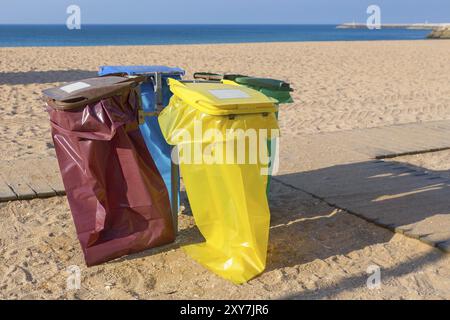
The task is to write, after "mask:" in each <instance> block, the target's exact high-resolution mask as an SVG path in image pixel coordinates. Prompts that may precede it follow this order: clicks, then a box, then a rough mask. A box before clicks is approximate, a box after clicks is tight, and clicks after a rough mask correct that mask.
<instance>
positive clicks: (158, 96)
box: [154, 72, 180, 235]
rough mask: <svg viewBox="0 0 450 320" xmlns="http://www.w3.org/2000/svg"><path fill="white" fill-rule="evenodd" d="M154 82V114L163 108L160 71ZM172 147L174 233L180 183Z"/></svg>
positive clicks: (171, 193) (176, 222) (176, 229)
mask: <svg viewBox="0 0 450 320" xmlns="http://www.w3.org/2000/svg"><path fill="white" fill-rule="evenodd" d="M154 84H155V95H156V116H157V115H158V114H159V113H160V112H161V111H162V110H163V108H164V97H163V92H162V88H163V84H162V74H161V73H160V72H155V74H154ZM173 150H174V149H173V148H172V152H171V167H170V177H171V189H172V190H170V195H171V197H170V198H171V199H172V201H171V208H170V209H171V212H172V222H173V228H174V231H175V234H176V235H177V234H178V188H179V183H180V174H179V167H178V165H177V164H176V163H175V162H174V159H172V156H173Z"/></svg>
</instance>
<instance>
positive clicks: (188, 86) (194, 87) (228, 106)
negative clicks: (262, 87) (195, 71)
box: [169, 78, 278, 116]
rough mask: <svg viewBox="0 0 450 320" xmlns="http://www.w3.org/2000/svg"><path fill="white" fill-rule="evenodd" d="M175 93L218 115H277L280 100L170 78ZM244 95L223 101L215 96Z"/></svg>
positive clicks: (248, 90)
mask: <svg viewBox="0 0 450 320" xmlns="http://www.w3.org/2000/svg"><path fill="white" fill-rule="evenodd" d="M169 87H170V90H171V91H172V93H173V94H174V95H175V96H176V97H178V98H180V99H181V100H183V101H186V102H187V103H188V104H189V105H191V106H192V107H194V108H196V109H197V110H199V111H201V112H203V113H206V114H209V115H214V116H226V115H240V114H261V113H275V112H277V111H278V108H277V106H276V104H277V101H276V100H275V99H273V98H269V97H267V96H266V95H264V94H262V93H261V92H259V91H257V90H254V89H251V88H247V87H244V86H239V87H238V88H237V86H236V85H230V84H224V83H221V82H210V81H207V82H199V81H194V82H192V81H178V80H175V79H172V78H169ZM213 91H214V92H216V93H220V91H224V92H226V93H238V94H242V96H241V97H231V98H229V97H227V98H220V97H218V96H217V95H215V93H214V92H213Z"/></svg>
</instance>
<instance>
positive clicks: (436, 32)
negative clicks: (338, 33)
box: [336, 23, 450, 39]
mask: <svg viewBox="0 0 450 320" xmlns="http://www.w3.org/2000/svg"><path fill="white" fill-rule="evenodd" d="M336 28H337V29H366V28H367V24H364V23H343V24H340V25H338V26H337V27H336ZM381 28H382V29H410V30H431V33H430V34H429V35H428V36H427V38H428V39H450V23H412V24H411V23H410V24H400V23H393V24H383V25H381Z"/></svg>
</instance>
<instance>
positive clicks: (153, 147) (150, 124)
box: [98, 66, 184, 232]
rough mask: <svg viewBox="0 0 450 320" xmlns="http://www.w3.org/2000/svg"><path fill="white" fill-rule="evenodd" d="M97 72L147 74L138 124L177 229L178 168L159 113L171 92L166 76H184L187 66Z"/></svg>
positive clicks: (109, 68)
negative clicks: (166, 193)
mask: <svg viewBox="0 0 450 320" xmlns="http://www.w3.org/2000/svg"><path fill="white" fill-rule="evenodd" d="M98 74H99V76H107V75H121V76H131V77H134V76H141V77H144V78H145V80H144V81H143V82H142V83H141V85H140V86H139V89H140V95H141V101H142V108H141V110H140V113H139V116H140V121H139V124H140V126H139V127H140V130H141V133H142V135H143V137H144V140H145V143H146V145H147V148H148V150H149V151H150V154H151V155H152V157H153V159H154V161H155V163H156V166H157V168H158V170H159V172H160V174H161V176H162V177H163V179H164V183H165V185H166V187H167V190H168V192H169V197H170V202H171V210H172V216H173V221H174V223H173V225H174V228H175V232H177V231H178V214H179V204H180V176H179V168H178V166H177V165H176V164H175V163H174V162H173V161H172V159H171V154H172V147H171V146H170V145H169V144H167V142H166V140H165V139H164V137H163V135H162V133H161V129H160V127H159V124H158V119H157V115H158V114H159V112H161V111H162V110H163V108H164V107H165V106H167V105H168V104H169V100H170V98H171V96H172V93H171V92H170V90H169V86H168V85H167V79H168V78H174V79H178V80H179V79H181V77H182V76H183V75H184V70H183V69H180V68H171V67H166V66H102V67H100V68H99V73H98Z"/></svg>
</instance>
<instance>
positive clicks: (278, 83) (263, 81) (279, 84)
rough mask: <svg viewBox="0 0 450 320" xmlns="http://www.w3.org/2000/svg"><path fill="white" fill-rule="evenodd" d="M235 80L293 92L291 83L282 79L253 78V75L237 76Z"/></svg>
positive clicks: (249, 84) (260, 86) (253, 85)
mask: <svg viewBox="0 0 450 320" xmlns="http://www.w3.org/2000/svg"><path fill="white" fill-rule="evenodd" d="M234 82H236V83H238V84H241V85H244V86H251V87H257V88H265V89H269V90H274V91H288V92H292V91H294V90H292V88H291V85H290V84H289V83H287V82H284V81H282V80H276V79H269V78H253V77H239V78H235V79H234Z"/></svg>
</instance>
